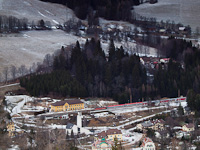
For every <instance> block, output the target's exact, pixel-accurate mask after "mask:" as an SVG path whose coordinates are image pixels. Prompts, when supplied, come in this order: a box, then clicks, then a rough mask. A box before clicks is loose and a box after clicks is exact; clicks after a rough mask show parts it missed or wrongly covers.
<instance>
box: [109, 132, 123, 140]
mask: <svg viewBox="0 0 200 150" xmlns="http://www.w3.org/2000/svg"><path fill="white" fill-rule="evenodd" d="M106 134H107V136H108V140H111V141H114V140H115V138H117V140H118V141H122V132H121V131H120V130H118V129H109V130H107V131H106Z"/></svg>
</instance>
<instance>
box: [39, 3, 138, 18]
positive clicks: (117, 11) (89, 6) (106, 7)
mask: <svg viewBox="0 0 200 150" xmlns="http://www.w3.org/2000/svg"><path fill="white" fill-rule="evenodd" d="M42 1H45V2H53V3H59V4H63V5H67V6H68V7H69V8H71V9H72V10H74V12H75V14H76V16H77V17H78V18H80V19H82V20H85V19H86V18H87V16H89V15H90V14H91V13H93V11H95V16H96V17H102V18H105V19H109V20H129V19H130V18H131V14H132V13H131V10H132V6H133V5H139V4H140V0H101V1H99V0H81V1H80V0H42Z"/></svg>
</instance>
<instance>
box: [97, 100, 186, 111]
mask: <svg viewBox="0 0 200 150" xmlns="http://www.w3.org/2000/svg"><path fill="white" fill-rule="evenodd" d="M182 101H186V97H178V98H169V99H162V100H153V101H145V102H135V103H126V104H119V105H110V106H107V107H98V108H95V110H104V109H112V108H117V107H129V106H148V105H155V106H160V105H165V104H167V103H170V102H182Z"/></svg>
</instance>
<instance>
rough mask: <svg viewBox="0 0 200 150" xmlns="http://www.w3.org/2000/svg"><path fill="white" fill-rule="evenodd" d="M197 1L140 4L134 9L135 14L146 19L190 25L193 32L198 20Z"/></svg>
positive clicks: (199, 14)
mask: <svg viewBox="0 0 200 150" xmlns="http://www.w3.org/2000/svg"><path fill="white" fill-rule="evenodd" d="M199 6H200V1H199V0H158V3H156V4H153V5H152V4H149V3H146V4H142V5H139V6H136V7H134V8H135V12H136V13H138V14H140V15H142V16H147V17H156V18H157V20H158V21H161V20H164V21H166V20H171V21H172V20H173V21H175V22H176V23H179V22H180V23H183V24H184V25H190V26H191V27H192V29H193V30H195V28H196V27H197V26H200V25H199V20H200V13H199V12H200V9H199Z"/></svg>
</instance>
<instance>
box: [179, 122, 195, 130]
mask: <svg viewBox="0 0 200 150" xmlns="http://www.w3.org/2000/svg"><path fill="white" fill-rule="evenodd" d="M182 130H183V131H186V132H191V131H194V124H192V123H190V124H185V125H183V127H182Z"/></svg>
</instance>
